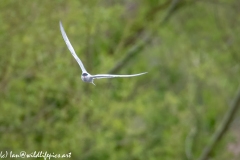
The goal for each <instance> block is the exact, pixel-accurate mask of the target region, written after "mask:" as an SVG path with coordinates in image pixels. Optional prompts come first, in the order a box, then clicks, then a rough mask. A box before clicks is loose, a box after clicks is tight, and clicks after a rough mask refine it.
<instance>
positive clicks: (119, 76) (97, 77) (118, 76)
mask: <svg viewBox="0 0 240 160" xmlns="http://www.w3.org/2000/svg"><path fill="white" fill-rule="evenodd" d="M146 73H147V72H144V73H138V74H129V75H114V74H97V75H92V78H93V79H101V78H127V77H135V76H140V75H143V74H146Z"/></svg>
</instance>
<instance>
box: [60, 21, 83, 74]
mask: <svg viewBox="0 0 240 160" xmlns="http://www.w3.org/2000/svg"><path fill="white" fill-rule="evenodd" d="M59 24H60V30H61V33H62V37H63V39H64V41H65V43H66V44H67V47H68V49H69V50H70V52H71V54H72V55H73V57H74V58H75V59H76V61H77V62H78V64H79V66H80V68H81V70H82V72H87V71H86V69H85V67H84V65H83V63H82V61H81V60H80V59H79V58H78V56H77V54H76V53H75V50H74V49H73V47H72V45H71V43H70V41H69V39H68V37H67V35H66V33H65V31H64V28H63V26H62V23H61V21H60V22H59Z"/></svg>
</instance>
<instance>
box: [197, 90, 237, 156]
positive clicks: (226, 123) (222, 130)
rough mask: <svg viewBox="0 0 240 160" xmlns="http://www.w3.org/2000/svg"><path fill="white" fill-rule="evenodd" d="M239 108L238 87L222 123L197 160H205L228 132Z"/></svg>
mask: <svg viewBox="0 0 240 160" xmlns="http://www.w3.org/2000/svg"><path fill="white" fill-rule="evenodd" d="M239 106H240V87H239V89H238V91H237V94H236V96H235V98H234V99H233V101H232V103H231V105H230V108H229V110H228V111H227V113H226V115H225V117H224V119H223V121H222V123H221V124H220V126H219V128H218V129H217V130H216V132H215V133H214V134H213V136H212V138H211V139H210V142H209V144H208V145H207V146H206V147H205V148H204V150H203V151H202V153H201V155H200V158H199V160H207V159H208V157H209V155H210V153H211V152H212V151H213V149H214V147H215V146H216V144H217V143H218V142H219V141H220V140H221V139H222V137H223V135H224V134H225V133H226V132H227V131H228V128H229V127H230V124H231V122H232V121H233V119H234V116H235V114H236V113H237V110H238V108H239Z"/></svg>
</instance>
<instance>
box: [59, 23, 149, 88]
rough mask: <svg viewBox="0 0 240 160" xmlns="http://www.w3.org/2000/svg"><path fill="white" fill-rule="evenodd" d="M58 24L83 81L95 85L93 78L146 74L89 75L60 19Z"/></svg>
mask: <svg viewBox="0 0 240 160" xmlns="http://www.w3.org/2000/svg"><path fill="white" fill-rule="evenodd" d="M59 24H60V31H61V33H62V37H63V39H64V41H65V42H66V44H67V47H68V49H69V50H70V52H71V54H72V55H73V57H74V58H75V60H76V61H77V63H78V64H79V66H80V68H81V70H82V76H81V78H82V80H83V81H84V82H87V83H92V84H93V85H95V84H94V83H93V80H94V79H101V78H117V77H135V76H140V75H143V74H146V73H147V72H144V73H139V74H131V75H114V74H96V75H91V74H89V73H88V72H87V70H86V69H85V67H84V65H83V63H82V61H81V60H80V59H79V58H78V56H77V54H76V53H75V51H74V49H73V47H72V45H71V43H70V41H69V39H68V37H67V35H66V33H65V31H64V28H63V26H62V23H61V21H60V22H59Z"/></svg>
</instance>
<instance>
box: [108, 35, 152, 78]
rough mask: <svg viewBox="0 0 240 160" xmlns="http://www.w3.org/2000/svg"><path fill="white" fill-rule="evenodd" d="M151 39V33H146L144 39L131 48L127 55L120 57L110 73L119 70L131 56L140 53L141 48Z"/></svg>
mask: <svg viewBox="0 0 240 160" xmlns="http://www.w3.org/2000/svg"><path fill="white" fill-rule="evenodd" d="M149 40H150V35H145V36H144V37H143V40H142V41H140V42H139V43H137V44H136V45H134V46H133V47H132V48H130V49H129V50H128V51H127V53H126V55H125V56H124V57H123V58H122V59H120V60H119V61H118V62H117V64H116V65H115V66H114V67H113V68H112V69H110V70H109V71H108V73H109V74H113V73H114V72H118V71H119V70H120V69H121V68H122V67H123V66H124V65H125V64H126V63H127V62H128V61H129V60H130V59H131V58H133V57H134V56H135V55H136V54H137V53H139V51H140V50H142V48H143V47H144V45H146V43H148V42H149Z"/></svg>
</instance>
